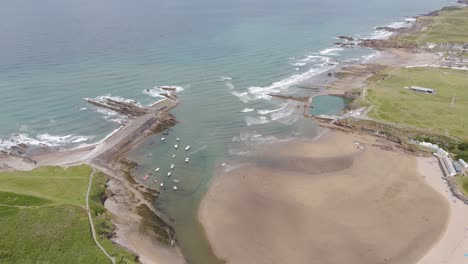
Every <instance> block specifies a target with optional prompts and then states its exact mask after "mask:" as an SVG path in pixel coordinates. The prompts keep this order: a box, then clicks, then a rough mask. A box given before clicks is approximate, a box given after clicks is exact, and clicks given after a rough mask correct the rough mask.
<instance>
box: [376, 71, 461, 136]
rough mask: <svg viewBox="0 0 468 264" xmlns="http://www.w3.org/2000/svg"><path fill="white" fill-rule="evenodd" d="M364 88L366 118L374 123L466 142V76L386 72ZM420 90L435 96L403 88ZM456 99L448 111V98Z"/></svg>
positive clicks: (442, 73) (453, 73) (419, 72)
mask: <svg viewBox="0 0 468 264" xmlns="http://www.w3.org/2000/svg"><path fill="white" fill-rule="evenodd" d="M379 76H380V77H382V78H384V80H382V79H381V78H380V80H375V81H373V82H372V83H371V84H370V85H369V86H368V93H367V99H368V100H369V101H370V102H371V103H372V105H373V107H372V110H371V112H370V113H369V114H368V115H369V117H371V118H373V119H377V120H383V121H388V122H394V123H399V124H403V125H407V126H411V127H416V128H422V129H428V130H431V131H434V132H438V133H442V134H447V135H450V136H453V137H456V138H459V139H462V140H465V141H466V140H468V133H467V131H468V118H467V116H468V74H467V72H466V71H461V70H451V69H438V68H398V69H386V70H385V71H384V72H382V73H380V74H379ZM409 86H422V87H426V88H432V89H436V90H437V94H424V93H418V92H414V91H412V90H409V89H405V88H404V87H409ZM454 95H455V96H456V100H455V106H454V107H451V106H450V105H451V101H452V96H454Z"/></svg>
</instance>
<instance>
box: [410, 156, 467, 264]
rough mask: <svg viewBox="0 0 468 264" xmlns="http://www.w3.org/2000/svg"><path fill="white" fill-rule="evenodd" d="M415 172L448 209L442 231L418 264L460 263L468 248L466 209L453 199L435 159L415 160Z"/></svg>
mask: <svg viewBox="0 0 468 264" xmlns="http://www.w3.org/2000/svg"><path fill="white" fill-rule="evenodd" d="M418 169H419V170H420V171H421V173H422V174H423V175H424V179H425V181H426V182H427V184H429V185H430V186H431V187H432V189H434V190H436V191H437V192H438V193H439V194H440V195H441V196H442V197H444V198H445V199H446V201H447V202H448V204H449V206H450V216H449V218H448V221H447V225H446V229H445V231H444V232H443V233H442V234H441V236H440V238H439V239H438V240H437V241H434V243H433V246H432V248H431V249H430V250H428V252H427V253H426V255H424V256H423V257H422V258H421V259H420V260H419V261H418V262H417V264H437V263H453V264H456V263H463V262H464V261H466V256H464V255H465V254H466V249H467V248H468V229H467V224H466V219H468V205H466V204H464V203H463V202H462V201H460V200H458V199H457V198H456V197H454V196H453V195H452V192H451V191H450V189H449V187H448V185H447V183H446V181H445V177H444V174H443V172H442V170H441V169H440V167H439V161H438V160H437V159H436V158H435V157H431V158H418Z"/></svg>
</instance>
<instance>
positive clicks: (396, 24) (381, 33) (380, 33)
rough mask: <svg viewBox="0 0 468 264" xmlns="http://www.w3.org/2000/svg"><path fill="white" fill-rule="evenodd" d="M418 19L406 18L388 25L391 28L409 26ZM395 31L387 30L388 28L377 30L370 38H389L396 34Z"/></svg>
mask: <svg viewBox="0 0 468 264" xmlns="http://www.w3.org/2000/svg"><path fill="white" fill-rule="evenodd" d="M415 21H416V19H415V18H406V19H405V20H404V21H396V22H393V23H391V24H389V25H388V26H387V27H389V28H395V29H398V28H409V27H411V26H412V25H413V24H414V22H415ZM394 34H395V33H394V32H390V31H386V30H376V31H374V33H373V34H372V35H371V36H370V37H369V39H388V38H390V37H391V36H392V35H394Z"/></svg>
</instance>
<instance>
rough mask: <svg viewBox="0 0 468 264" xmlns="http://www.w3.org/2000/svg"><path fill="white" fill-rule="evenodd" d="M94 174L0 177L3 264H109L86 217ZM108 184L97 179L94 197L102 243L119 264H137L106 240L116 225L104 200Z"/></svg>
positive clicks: (48, 171)
mask: <svg viewBox="0 0 468 264" xmlns="http://www.w3.org/2000/svg"><path fill="white" fill-rule="evenodd" d="M91 171H92V170H91V168H90V167H88V166H85V165H82V166H76V167H71V168H68V169H64V168H60V167H43V168H38V169H36V170H33V171H27V172H20V171H16V172H8V173H0V226H1V227H2V228H0V237H1V238H2V239H0V263H2V264H3V263H25V264H27V263H110V261H109V259H107V258H106V256H105V255H104V254H103V253H102V252H101V251H100V249H99V248H98V247H97V246H96V245H95V244H94V241H93V240H92V236H91V231H90V227H89V221H88V218H87V214H86V208H85V196H86V190H87V184H88V180H89V174H90V173H91ZM105 182H106V176H105V175H103V174H101V173H97V174H96V177H95V179H94V181H93V185H92V192H91V194H90V196H91V197H90V198H91V201H92V202H91V204H90V206H91V209H92V213H93V220H94V221H95V225H97V226H96V227H97V233H98V234H99V236H100V238H99V240H100V241H101V242H102V244H103V246H104V247H105V248H106V250H108V252H109V253H110V254H111V255H112V256H114V257H115V259H116V261H117V263H135V262H136V261H135V256H134V255H132V254H131V253H128V252H127V251H125V250H124V249H123V248H121V247H119V246H117V245H114V244H113V243H112V242H111V241H110V240H108V239H106V237H107V236H108V235H109V234H110V233H111V232H112V223H111V222H110V217H111V216H110V214H109V213H108V212H107V211H106V210H105V208H104V207H103V205H102V200H101V198H104V196H105V195H104V188H105ZM101 236H102V237H101Z"/></svg>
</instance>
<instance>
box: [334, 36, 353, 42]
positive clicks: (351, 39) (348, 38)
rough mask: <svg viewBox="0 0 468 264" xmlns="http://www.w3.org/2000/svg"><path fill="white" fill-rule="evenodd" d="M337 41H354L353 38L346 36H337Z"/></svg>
mask: <svg viewBox="0 0 468 264" xmlns="http://www.w3.org/2000/svg"><path fill="white" fill-rule="evenodd" d="M338 39H341V40H347V41H353V40H354V38H353V37H348V36H338Z"/></svg>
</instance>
